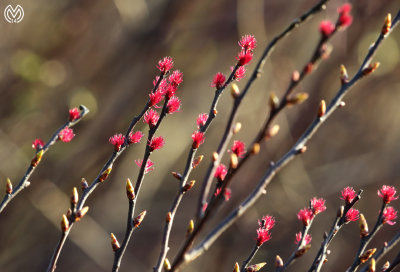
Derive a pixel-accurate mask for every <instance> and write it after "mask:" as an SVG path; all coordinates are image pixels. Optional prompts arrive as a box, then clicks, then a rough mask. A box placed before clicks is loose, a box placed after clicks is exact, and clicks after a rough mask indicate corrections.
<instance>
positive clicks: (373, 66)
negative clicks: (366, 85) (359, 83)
mask: <svg viewBox="0 0 400 272" xmlns="http://www.w3.org/2000/svg"><path fill="white" fill-rule="evenodd" d="M379 65H380V63H379V62H375V63H373V64H370V65H368V67H367V68H364V69H363V70H362V74H363V76H367V75H369V74H371V73H373V72H374V71H375V70H376V69H378V67H379Z"/></svg>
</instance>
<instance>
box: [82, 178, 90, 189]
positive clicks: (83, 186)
mask: <svg viewBox="0 0 400 272" xmlns="http://www.w3.org/2000/svg"><path fill="white" fill-rule="evenodd" d="M87 187H89V185H88V183H87V181H86V179H85V178H82V180H81V189H82V191H85V190H86V188H87Z"/></svg>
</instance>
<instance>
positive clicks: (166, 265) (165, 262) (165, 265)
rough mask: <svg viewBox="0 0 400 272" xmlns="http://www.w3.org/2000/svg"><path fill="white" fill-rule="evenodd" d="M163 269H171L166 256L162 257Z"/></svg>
mask: <svg viewBox="0 0 400 272" xmlns="http://www.w3.org/2000/svg"><path fill="white" fill-rule="evenodd" d="M164 269H165V270H166V271H169V270H171V263H170V262H169V260H168V258H165V259H164Z"/></svg>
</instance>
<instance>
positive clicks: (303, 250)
mask: <svg viewBox="0 0 400 272" xmlns="http://www.w3.org/2000/svg"><path fill="white" fill-rule="evenodd" d="M310 248H311V244H308V245H304V246H302V247H300V248H299V250H297V252H296V258H298V257H301V256H303V255H304V254H305V253H307V251H308V250H309V249H310Z"/></svg>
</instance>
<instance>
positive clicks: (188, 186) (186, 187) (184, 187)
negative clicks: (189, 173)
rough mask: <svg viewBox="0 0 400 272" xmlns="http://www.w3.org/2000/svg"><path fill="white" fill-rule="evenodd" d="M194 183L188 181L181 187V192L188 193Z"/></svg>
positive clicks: (193, 181)
mask: <svg viewBox="0 0 400 272" xmlns="http://www.w3.org/2000/svg"><path fill="white" fill-rule="evenodd" d="M195 183H196V181H195V180H191V181H189V182H188V183H186V185H185V186H183V192H185V193H186V192H187V191H189V190H190V189H192V188H193V186H194V184H195Z"/></svg>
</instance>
